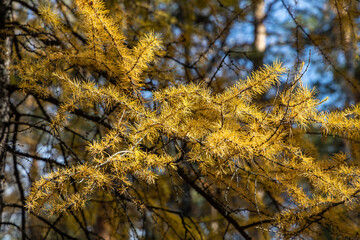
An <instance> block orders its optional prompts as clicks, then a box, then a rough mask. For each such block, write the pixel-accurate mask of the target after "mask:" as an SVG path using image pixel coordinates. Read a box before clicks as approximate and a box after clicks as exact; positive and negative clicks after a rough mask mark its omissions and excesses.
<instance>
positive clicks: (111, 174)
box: [17, 0, 360, 232]
mask: <svg viewBox="0 0 360 240" xmlns="http://www.w3.org/2000/svg"><path fill="white" fill-rule="evenodd" d="M76 4H77V11H78V12H77V14H79V15H80V16H81V24H80V25H79V28H82V29H83V32H84V34H85V36H86V44H81V42H80V41H79V40H76V39H70V38H68V34H67V29H66V28H65V27H64V25H63V24H62V23H61V19H60V18H59V17H57V14H55V13H54V11H53V10H51V9H50V7H47V6H44V7H43V8H42V10H41V15H42V26H43V27H44V29H46V28H51V29H53V31H54V32H55V33H56V34H57V38H59V39H62V41H61V42H63V45H62V46H60V47H46V48H45V49H44V50H42V51H39V52H37V54H34V55H33V58H32V59H31V61H30V60H27V61H23V62H21V63H20V64H19V65H18V67H17V71H18V72H19V74H20V76H21V78H22V79H23V80H24V82H23V85H22V87H23V89H24V91H36V92H38V93H41V94H42V95H44V96H48V95H52V94H54V92H55V90H54V89H60V95H61V99H62V102H63V105H62V107H61V108H60V109H58V110H57V115H56V117H54V119H53V127H54V129H57V128H58V127H59V126H60V125H65V124H66V123H65V120H66V119H67V118H68V117H69V114H70V113H71V112H74V111H75V109H91V108H92V106H94V105H98V106H100V107H101V108H103V109H105V110H112V115H111V118H110V119H111V120H112V122H110V124H111V127H112V128H111V129H110V130H109V131H108V132H107V133H106V135H105V137H103V138H102V139H101V140H99V141H95V142H91V143H89V144H88V148H87V151H88V152H89V153H90V154H91V160H90V161H87V162H84V163H83V164H78V165H75V166H72V167H71V168H67V169H61V170H59V171H57V172H53V173H51V174H50V175H49V176H46V177H44V178H42V179H41V180H39V181H37V182H36V183H35V184H34V185H33V187H32V191H31V194H30V196H29V197H28V200H27V207H28V209H29V210H40V209H42V210H46V211H49V212H51V213H59V212H64V211H68V210H69V209H70V210H76V209H79V208H82V207H84V204H85V203H86V201H87V200H88V199H89V198H91V194H92V193H94V191H96V190H97V189H106V190H107V191H113V190H114V189H116V191H117V192H124V191H126V189H127V188H128V187H129V186H130V185H131V184H132V181H131V180H130V177H129V176H130V175H133V176H136V177H137V178H138V179H140V180H142V181H144V182H146V183H148V184H152V183H153V182H154V180H155V179H156V178H159V177H161V175H162V174H163V173H164V171H168V169H169V168H170V169H172V170H175V171H176V169H177V168H178V167H179V162H181V161H188V162H192V163H195V164H196V165H197V166H198V168H199V170H200V172H201V174H202V175H203V176H206V177H207V178H209V179H212V180H213V182H214V183H215V184H219V185H224V184H225V185H226V186H229V187H231V188H234V189H236V190H237V191H238V192H241V193H242V194H243V196H242V198H243V199H244V200H246V201H249V203H250V204H253V202H254V199H253V198H254V194H253V193H254V191H256V187H257V186H256V184H258V185H260V184H261V186H262V188H263V189H266V191H270V192H272V193H273V195H274V196H275V197H276V198H277V200H278V201H279V202H281V203H284V204H288V203H286V202H291V204H289V205H288V207H287V208H285V209H286V210H284V211H281V212H280V213H279V214H277V215H275V216H270V214H269V217H268V218H269V219H271V220H274V221H276V224H277V226H278V227H279V229H282V230H283V231H284V232H286V231H290V230H291V229H294V226H299V228H301V227H302V226H305V225H306V223H307V222H308V221H312V220H314V219H313V218H312V217H313V216H315V215H316V216H318V215H319V214H320V213H322V212H324V213H325V212H326V209H328V208H329V207H330V206H334V205H337V204H342V203H345V204H346V205H348V206H351V204H352V203H353V200H354V199H355V197H356V196H357V194H358V192H359V189H360V181H359V176H360V169H359V168H358V167H357V166H353V165H352V164H351V161H348V156H346V155H345V154H343V153H337V154H335V155H333V156H332V157H331V158H330V159H327V160H323V159H322V160H319V159H317V158H316V154H312V153H311V152H309V151H307V149H304V137H303V136H304V134H305V132H306V130H307V129H309V128H310V127H314V126H317V127H320V128H321V129H322V133H323V134H324V135H333V136H339V137H345V138H347V139H348V140H352V141H359V140H360V119H359V117H360V106H359V105H357V106H353V107H351V108H349V109H347V110H345V111H338V112H331V113H329V112H322V111H319V110H318V109H317V108H318V106H319V105H320V104H321V103H322V102H321V101H319V100H318V99H316V97H315V93H314V90H313V89H309V88H308V87H307V86H305V85H304V84H303V83H302V82H301V77H302V72H299V74H298V75H296V76H295V77H294V79H293V80H290V79H288V82H287V83H288V84H286V85H285V87H280V85H281V77H282V76H284V75H285V74H286V73H287V71H288V70H287V69H286V68H285V67H284V66H282V64H281V63H280V62H277V61H276V62H274V63H273V64H272V65H269V66H267V65H266V66H264V67H263V68H262V69H260V70H258V71H256V72H254V73H252V74H251V75H250V76H249V77H248V78H247V79H245V80H239V81H238V82H237V83H236V84H235V85H234V86H232V87H229V88H228V89H226V90H225V91H223V92H221V93H217V94H215V93H213V92H212V91H211V89H209V88H207V87H206V86H205V85H204V84H188V85H175V86H172V87H168V88H165V89H162V90H158V91H154V92H152V96H151V98H150V100H149V99H145V97H144V96H143V93H142V92H141V89H142V86H144V85H145V79H146V76H147V75H146V70H148V69H149V68H156V66H155V65H156V63H155V60H156V55H161V54H162V53H161V50H162V49H161V46H162V40H161V37H160V36H158V35H156V34H154V33H148V34H144V35H143V36H142V37H141V38H140V39H138V40H137V43H136V45H135V46H132V47H129V45H128V43H127V38H126V36H125V35H124V25H122V24H118V23H119V22H124V19H123V17H122V16H121V15H116V16H110V15H109V12H108V11H107V10H106V9H105V7H104V3H103V2H102V1H99V0H91V1H90V0H77V1H76ZM119 16H120V18H119ZM125 25H126V24H125ZM39 44H41V43H39ZM24 66H27V67H26V68H25V67H24ZM83 68H86V69H90V70H89V71H91V74H90V73H88V74H87V75H86V73H82V72H81V71H80V70H78V69H83ZM74 69H76V71H75V70H74ZM153 74H154V73H153ZM80 75H81V77H80ZM93 76H97V77H98V79H97V80H96V79H95V80H94V77H93ZM104 77H106V79H108V81H107V82H105V83H104V82H102V81H101V78H104ZM99 79H100V80H99ZM274 88H275V89H277V94H276V97H275V98H274V99H273V100H272V101H271V102H270V103H269V104H268V105H265V106H264V105H261V104H259V102H258V101H257V99H258V97H259V96H261V95H263V94H265V93H267V92H268V91H269V90H270V89H274ZM169 142H172V143H173V144H174V145H175V146H176V147H177V149H178V151H177V154H171V153H169V152H168V151H167V150H166V149H167V148H166V146H165V145H166V143H169ZM184 143H186V148H187V149H188V151H187V152H183V151H181V150H180V149H181V146H180V144H184ZM235 175H240V176H242V177H240V179H238V180H237V182H236V181H235V180H234V176H235ZM245 176H247V177H245ZM304 179H306V181H308V182H309V183H310V184H311V185H312V187H313V192H312V193H311V194H309V193H307V192H305V191H304V189H303V187H302V185H301V184H300V182H301V181H304ZM73 183H78V184H79V186H81V188H80V191H78V192H76V193H75V192H71V191H70V190H69V189H70V188H69V186H70V185H71V184H73ZM249 190H251V191H249ZM284 193H286V197H284V196H283V195H282V194H284ZM239 197H240V196H239ZM256 201H257V202H259V204H261V201H262V200H261V199H260V198H259V199H257V200H256ZM320 215H321V214H320ZM265 216H266V214H265Z"/></svg>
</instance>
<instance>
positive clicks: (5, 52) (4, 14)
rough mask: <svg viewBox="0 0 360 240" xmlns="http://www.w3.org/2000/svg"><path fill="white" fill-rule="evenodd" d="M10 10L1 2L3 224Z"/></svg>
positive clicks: (0, 191)
mask: <svg viewBox="0 0 360 240" xmlns="http://www.w3.org/2000/svg"><path fill="white" fill-rule="evenodd" d="M9 9H10V1H9V0H0V222H2V212H3V207H4V191H5V160H6V142H7V139H8V134H7V132H8V130H7V126H6V125H5V122H7V121H8V120H9V102H8V99H9V92H8V91H7V89H6V85H7V84H9V83H10V72H9V65H10V56H11V39H10V36H9V34H5V32H4V31H6V26H5V24H6V22H7V20H8V17H9Z"/></svg>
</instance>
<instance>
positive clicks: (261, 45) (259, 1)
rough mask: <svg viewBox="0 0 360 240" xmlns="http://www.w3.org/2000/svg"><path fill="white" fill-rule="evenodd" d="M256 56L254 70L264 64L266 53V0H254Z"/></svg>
mask: <svg viewBox="0 0 360 240" xmlns="http://www.w3.org/2000/svg"><path fill="white" fill-rule="evenodd" d="M253 6H254V42H253V45H254V58H253V64H254V66H253V70H257V69H258V68H259V67H261V66H262V65H263V59H264V53H265V49H266V28H265V24H264V20H265V2H264V0H254V5H253Z"/></svg>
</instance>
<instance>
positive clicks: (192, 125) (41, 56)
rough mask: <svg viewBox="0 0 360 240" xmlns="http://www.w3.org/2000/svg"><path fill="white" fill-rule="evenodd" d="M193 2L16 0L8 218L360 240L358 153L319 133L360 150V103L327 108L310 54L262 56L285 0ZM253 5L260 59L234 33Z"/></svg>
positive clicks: (9, 82) (85, 226)
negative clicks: (274, 12) (290, 63)
mask: <svg viewBox="0 0 360 240" xmlns="http://www.w3.org/2000/svg"><path fill="white" fill-rule="evenodd" d="M189 2H190V1H189ZM189 2H182V1H179V2H176V3H175V2H171V1H169V2H167V1H144V2H142V1H136V3H135V4H134V3H133V4H131V1H129V2H128V1H123V2H122V4H119V5H117V4H114V1H109V2H108V3H107V4H108V7H109V8H106V6H105V3H104V2H102V1H100V0H75V1H74V2H65V1H61V0H59V1H53V2H46V1H45V2H41V1H40V2H39V3H35V2H32V1H30V2H27V1H22V0H14V1H13V2H12V3H11V4H13V5H9V7H8V8H4V9H8V10H9V11H10V10H11V12H12V14H11V19H10V20H7V19H5V20H6V21H5V20H4V21H3V22H4V24H2V25H1V26H0V27H1V29H0V30H2V31H3V32H4V33H6V34H3V35H1V36H2V38H1V39H0V41H1V42H0V44H1V46H2V48H1V49H2V55H3V56H4V57H2V61H1V62H0V67H1V71H2V72H1V73H0V74H1V75H0V78H1V79H0V80H1V84H2V85H1V91H3V92H4V95H1V96H0V97H3V98H4V97H5V98H8V97H6V96H7V95H9V94H12V98H11V101H3V102H0V104H1V105H0V106H1V109H0V111H1V112H0V114H1V115H0V117H1V119H2V120H1V121H2V135H1V136H4V137H2V139H0V140H1V144H2V145H1V149H0V150H1V152H3V153H4V154H3V155H4V157H3V158H1V159H3V163H4V164H3V165H2V166H5V161H7V162H8V163H7V166H11V167H9V168H10V169H11V168H12V169H11V170H9V173H8V176H6V180H7V181H6V183H7V186H8V189H9V192H10V194H7V195H6V196H4V194H3V193H1V197H2V198H4V199H5V198H6V199H5V200H6V201H4V203H3V204H2V206H1V208H2V209H3V208H4V209H10V208H11V209H19V210H20V211H19V213H20V214H19V215H15V216H14V215H12V213H11V211H5V212H4V213H2V216H4V218H6V219H9V220H3V219H2V220H1V226H2V227H3V228H4V230H5V231H6V234H10V235H11V231H15V229H16V231H18V232H19V233H20V235H18V236H21V238H22V239H41V238H43V239H46V238H49V239H54V238H59V237H62V238H66V239H67V238H68V239H137V238H139V239H219V238H223V239H233V238H243V239H270V238H274V239H278V238H285V239H292V238H310V239H321V238H326V237H327V236H335V237H338V238H344V239H346V238H348V239H356V238H357V237H358V236H359V234H360V233H359V231H360V230H359V226H358V223H357V222H356V221H352V220H351V219H352V218H353V217H354V216H355V215H356V214H357V210H358V209H359V204H358V199H359V191H360V181H359V176H360V168H359V160H360V159H359V152H358V151H359V149H355V148H352V151H348V152H342V151H337V149H336V151H333V152H332V154H330V155H329V154H321V149H319V147H318V146H317V145H316V144H315V143H314V142H313V138H312V137H311V136H312V134H314V131H313V130H314V129H315V130H316V131H317V132H316V134H317V135H320V136H323V138H326V137H328V138H336V139H342V140H344V141H347V142H348V143H349V144H350V145H352V144H353V146H355V145H356V144H358V143H359V141H360V105H359V104H356V102H355V103H354V104H353V105H351V106H348V107H347V108H345V109H344V110H341V111H340V110H338V111H331V112H328V111H321V110H319V106H321V104H322V103H323V102H325V101H326V99H324V100H319V99H318V98H317V97H316V90H315V89H313V88H310V87H309V86H306V84H304V83H303V81H302V79H303V77H304V74H306V71H307V68H308V64H305V63H301V64H297V65H299V67H296V69H295V70H296V71H295V73H294V71H291V70H289V69H287V68H286V67H285V66H284V65H283V64H282V63H281V62H280V61H278V60H274V61H273V63H271V64H268V65H262V63H263V62H264V58H263V57H264V54H265V50H266V48H265V43H266V32H267V31H266V28H265V25H264V24H265V23H264V21H265V19H266V18H267V17H269V13H270V11H271V8H272V7H273V5H274V4H275V1H274V2H272V3H271V4H269V5H267V6H265V2H266V1H255V0H253V1H244V3H245V6H243V5H242V3H239V2H238V1H219V0H218V1H209V2H208V3H207V2H204V1H195V0H194V1H191V4H190V3H189ZM344 2H346V1H335V2H334V4H335V5H334V6H335V7H334V8H333V10H336V9H339V6H338V5H336V4H345V3H344ZM1 3H2V2H1ZM282 3H283V5H284V9H285V10H286V12H288V13H289V14H290V15H291V17H293V20H294V22H295V23H296V24H295V25H296V28H297V30H299V31H301V30H303V31H304V34H305V33H307V32H306V30H305V29H304V28H302V25H300V23H299V22H298V21H297V19H296V17H294V15H293V13H292V11H291V9H290V7H289V6H288V5H286V3H285V2H284V1H282ZM174 6H176V9H175V10H174V9H173V8H174ZM23 8H25V9H26V10H27V11H23ZM1 9H2V8H1ZM108 9H109V10H108ZM345 10H346V9H344V8H341V9H340V10H339V16H340V15H341V17H344V15H345V13H347V12H349V11H345ZM29 11H30V12H31V13H29ZM222 14H223V15H222ZM249 14H250V15H249ZM7 16H8V15H6V14H4V15H2V17H5V18H6V17H7ZM9 16H10V15H9ZM249 16H251V20H250V22H251V24H252V26H253V27H254V32H253V33H254V34H253V35H254V38H253V41H252V43H250V44H249V46H250V47H251V48H252V49H253V51H252V52H251V54H250V55H248V54H247V53H246V52H241V51H237V48H236V46H231V44H229V43H228V39H229V35H230V34H231V31H230V30H231V29H232V27H233V26H234V24H235V23H236V21H240V20H244V21H247V20H246V19H248V18H249ZM349 16H351V15H349ZM22 19H26V21H25V22H26V23H24V22H22V21H23V20H22ZM339 19H343V18H340V17H339ZM339 21H340V20H339ZM5 22H6V24H7V25H6V26H5ZM349 24H350V23H349ZM352 24H356V23H355V22H353V23H352ZM341 26H345V25H344V21H343V20H342V25H341ZM350 26H353V25H351V24H350V25H349V29H354V28H350ZM8 29H10V30H8ZM346 29H348V28H346ZM5 30H7V31H5ZM270 30H271V29H270ZM350 32H351V31H350ZM160 33H161V34H160ZM344 34H345V33H344ZM349 34H350V33H349ZM350 35H351V34H350ZM8 36H11V37H12V41H11V42H10V38H9V37H8ZM354 36H356V34H355V33H354ZM308 37H309V38H310V40H311V39H313V38H312V35H308ZM343 37H344V39H346V40H347V41H349V44H350V40H351V39H350V40H349V37H345V35H344V36H343ZM354 38H355V37H354ZM352 40H353V41H355V40H354V39H352ZM7 41H8V42H9V43H7ZM312 43H313V44H316V42H315V41H314V42H312ZM6 44H8V45H9V44H11V46H8V45H6ZM316 46H318V47H319V48H320V47H321V46H320V45H319V44H316ZM352 46H353V48H354V47H355V46H354V45H352ZM230 47H231V48H230ZM346 50H348V49H347V48H346ZM12 52H13V53H12ZM320 53H324V58H325V61H327V60H329V58H328V57H327V55H325V54H327V53H326V52H324V51H320ZM239 54H240V55H242V56H244V58H248V59H250V61H252V64H251V67H250V69H251V68H254V69H256V70H255V71H253V72H252V73H250V74H249V75H248V76H247V77H244V76H243V75H244V74H242V73H241V71H242V70H241V69H240V68H239V66H238V65H237V64H235V63H234V59H236V58H239ZM10 57H12V59H11V62H12V64H11V66H10V64H9V63H10ZM351 58H354V57H351ZM298 60H299V59H296V62H297V63H298V62H299V61H298ZM329 61H330V60H329ZM349 61H350V60H349ZM240 63H241V61H240ZM260 65H262V66H260ZM10 69H11V75H10V74H9V73H10V72H9V70H10ZM335 69H337V68H335ZM238 76H239V78H238V79H237V80H236V81H235V80H234V79H232V78H234V77H238ZM10 77H11V78H10ZM240 77H241V78H240ZM354 91H356V89H355V90H354ZM265 95H268V96H267V98H265V97H264V96H265ZM269 96H271V97H270V98H269ZM265 99H268V101H265ZM3 106H4V107H3ZM2 109H4V110H2ZM5 116H6V117H5ZM330 146H331V144H330ZM6 156H7V158H6ZM2 169H3V170H2V172H4V171H5V169H4V168H2ZM0 174H1V172H0ZM10 175H11V176H10ZM24 179H26V180H24ZM2 186H4V185H2ZM30 186H31V188H30ZM2 189H5V188H4V187H2ZM2 189H0V190H2ZM14 189H16V190H14ZM25 209H26V210H27V213H25ZM17 216H21V218H17ZM19 219H20V220H19ZM19 222H20V224H18V223H19ZM5 231H4V232H5ZM0 236H1V235H0ZM4 236H5V233H4ZM15 236H16V235H15Z"/></svg>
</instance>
